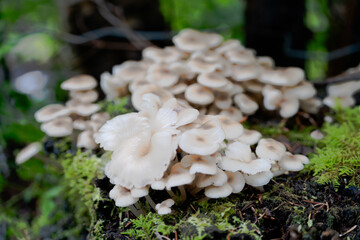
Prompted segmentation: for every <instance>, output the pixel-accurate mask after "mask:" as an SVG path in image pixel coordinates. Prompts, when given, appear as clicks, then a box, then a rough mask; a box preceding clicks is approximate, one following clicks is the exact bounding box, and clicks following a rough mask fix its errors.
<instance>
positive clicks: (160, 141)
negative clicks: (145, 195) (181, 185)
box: [105, 131, 174, 189]
mask: <svg viewBox="0 0 360 240" xmlns="http://www.w3.org/2000/svg"><path fill="white" fill-rule="evenodd" d="M122 145H123V147H122V148H119V149H117V150H116V151H115V152H114V153H113V154H112V156H111V161H110V162H109V163H108V164H107V165H106V167H105V174H106V175H107V176H108V177H109V178H110V179H112V180H113V182H114V183H115V184H118V185H121V186H124V187H126V188H129V189H131V188H133V187H136V188H142V187H144V186H146V185H149V184H151V183H152V182H153V181H155V180H156V179H160V178H161V177H162V176H163V174H164V172H165V170H166V169H167V168H168V166H169V163H170V160H171V157H172V156H173V151H174V149H173V146H172V136H171V133H169V132H167V131H162V132H157V133H155V134H153V136H152V137H151V139H150V141H149V140H147V139H142V138H141V137H140V136H135V137H133V138H130V139H127V140H126V141H125V143H124V144H122Z"/></svg>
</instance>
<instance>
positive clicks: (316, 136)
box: [310, 129, 324, 140]
mask: <svg viewBox="0 0 360 240" xmlns="http://www.w3.org/2000/svg"><path fill="white" fill-rule="evenodd" d="M310 136H311V137H312V138H313V139H315V140H320V139H323V138H324V134H322V132H320V130H319V129H316V130H314V131H312V132H311V133H310Z"/></svg>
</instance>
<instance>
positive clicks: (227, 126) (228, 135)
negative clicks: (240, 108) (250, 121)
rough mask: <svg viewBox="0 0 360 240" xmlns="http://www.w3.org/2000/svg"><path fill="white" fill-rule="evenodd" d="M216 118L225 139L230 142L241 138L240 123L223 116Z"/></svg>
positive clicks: (241, 128) (242, 128) (241, 129)
mask: <svg viewBox="0 0 360 240" xmlns="http://www.w3.org/2000/svg"><path fill="white" fill-rule="evenodd" d="M216 117H217V118H218V119H219V122H220V125H221V128H222V130H223V131H224V133H225V139H229V140H232V139H236V138H238V137H240V136H241V134H242V133H243V131H244V127H243V126H242V125H241V124H240V123H238V122H236V121H235V120H233V119H232V118H230V117H228V116H225V115H217V116H216Z"/></svg>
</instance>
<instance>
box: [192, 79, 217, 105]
mask: <svg viewBox="0 0 360 240" xmlns="http://www.w3.org/2000/svg"><path fill="white" fill-rule="evenodd" d="M185 98H186V100H188V101H189V102H191V103H194V104H198V105H207V104H210V103H212V102H213V101H214V98H215V97H214V94H213V92H212V91H211V90H210V89H208V88H207V87H204V86H201V85H200V84H198V83H194V84H192V85H190V86H189V87H188V88H187V89H186V90H185Z"/></svg>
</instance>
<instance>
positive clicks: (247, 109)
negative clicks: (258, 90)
mask: <svg viewBox="0 0 360 240" xmlns="http://www.w3.org/2000/svg"><path fill="white" fill-rule="evenodd" d="M234 101H235V104H236V106H238V107H239V109H240V111H241V112H242V113H244V114H247V115H251V114H253V113H255V112H256V110H258V108H259V105H258V104H257V103H256V102H255V101H254V100H252V99H251V98H250V97H248V96H247V95H245V94H244V93H238V94H236V95H235V97H234Z"/></svg>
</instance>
